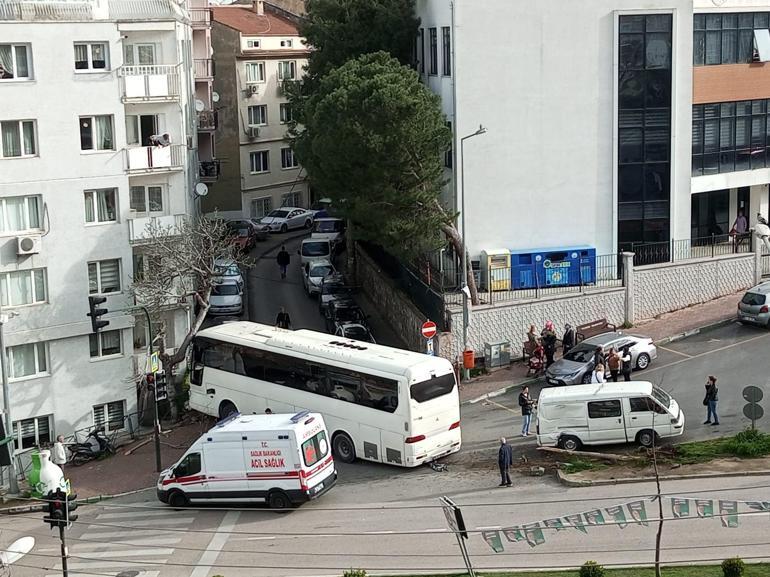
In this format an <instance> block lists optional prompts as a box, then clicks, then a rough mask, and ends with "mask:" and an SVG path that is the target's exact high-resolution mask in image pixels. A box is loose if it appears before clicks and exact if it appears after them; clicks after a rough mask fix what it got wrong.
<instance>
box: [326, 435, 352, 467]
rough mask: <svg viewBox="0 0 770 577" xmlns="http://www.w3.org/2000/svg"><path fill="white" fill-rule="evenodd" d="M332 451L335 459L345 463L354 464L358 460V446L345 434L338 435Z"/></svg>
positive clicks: (335, 436) (335, 437)
mask: <svg viewBox="0 0 770 577" xmlns="http://www.w3.org/2000/svg"><path fill="white" fill-rule="evenodd" d="M332 451H333V452H334V456H335V458H337V459H339V460H340V461H342V462H343V463H352V462H353V461H355V460H356V446H355V445H354V444H353V441H351V440H350V437H348V436H347V434H345V433H337V434H336V435H334V439H333V440H332Z"/></svg>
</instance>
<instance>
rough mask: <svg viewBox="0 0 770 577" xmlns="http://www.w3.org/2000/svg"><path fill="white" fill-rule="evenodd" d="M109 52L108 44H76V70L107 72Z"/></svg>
mask: <svg viewBox="0 0 770 577" xmlns="http://www.w3.org/2000/svg"><path fill="white" fill-rule="evenodd" d="M108 50H109V49H108V48H107V43H106V42H77V43H75V70H107V69H108V68H109V62H108V56H107V55H108V53H109V52H108Z"/></svg>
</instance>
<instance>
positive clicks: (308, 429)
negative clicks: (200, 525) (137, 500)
mask: <svg viewBox="0 0 770 577" xmlns="http://www.w3.org/2000/svg"><path fill="white" fill-rule="evenodd" d="M336 481H337V470H336V468H335V465H334V460H333V458H332V455H331V450H330V443H329V434H328V432H327V431H326V425H325V424H324V420H323V417H322V416H321V415H320V414H318V413H311V412H309V411H302V412H300V413H297V414H296V415H293V416H292V415H290V414H289V415H287V414H283V415H278V414H276V415H273V414H265V415H241V414H239V413H233V414H232V415H230V416H229V417H227V418H225V419H223V420H222V421H220V422H219V423H217V424H216V425H215V426H214V427H213V428H212V429H211V430H210V431H208V432H207V433H204V434H203V436H202V437H201V438H200V439H198V440H197V441H195V443H193V445H192V446H191V447H190V448H189V449H187V452H186V453H185V454H184V455H183V456H182V458H181V459H179V461H178V462H177V463H176V464H175V465H174V466H172V467H170V468H169V469H166V470H165V471H163V472H162V473H161V474H160V477H159V478H158V487H157V488H158V499H160V500H161V501H162V502H163V503H168V504H169V505H171V506H172V507H184V506H186V505H188V504H189V503H190V502H193V501H197V502H200V501H218V502H259V503H267V504H268V505H269V506H270V507H272V508H273V509H286V508H288V507H292V506H294V505H298V504H300V503H303V502H305V501H308V500H310V499H316V498H317V497H320V496H321V495H323V494H324V493H325V492H326V491H328V490H329V489H331V488H332V487H333V486H334V484H335V483H336Z"/></svg>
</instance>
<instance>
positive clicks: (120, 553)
mask: <svg viewBox="0 0 770 577" xmlns="http://www.w3.org/2000/svg"><path fill="white" fill-rule="evenodd" d="M173 552H174V550H173V549H160V548H158V549H129V550H126V549H123V550H119V549H115V550H113V551H76V552H73V553H72V554H73V555H75V556H76V557H77V558H78V559H103V558H105V557H141V556H143V555H171V554H172V553H173Z"/></svg>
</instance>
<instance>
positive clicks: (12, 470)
mask: <svg viewBox="0 0 770 577" xmlns="http://www.w3.org/2000/svg"><path fill="white" fill-rule="evenodd" d="M7 320H8V317H7V316H6V315H4V314H3V313H2V311H0V369H2V371H3V408H4V409H5V435H6V437H12V436H13V419H12V418H11V395H10V392H9V391H8V358H7V356H6V354H5V340H4V338H3V329H4V328H5V323H6V321H7ZM9 444H10V446H9V447H8V452H9V453H10V456H11V464H10V465H8V476H9V477H10V478H9V485H10V490H11V493H13V494H18V493H19V480H18V479H17V478H16V463H15V462H14V461H15V457H14V454H13V453H14V448H15V446H16V445H15V443H14V441H11V442H10V443H9Z"/></svg>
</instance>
